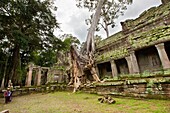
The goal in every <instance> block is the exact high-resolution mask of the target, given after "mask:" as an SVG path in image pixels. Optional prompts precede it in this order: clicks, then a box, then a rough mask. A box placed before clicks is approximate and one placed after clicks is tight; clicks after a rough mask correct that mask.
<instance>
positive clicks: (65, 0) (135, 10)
mask: <svg viewBox="0 0 170 113" xmlns="http://www.w3.org/2000/svg"><path fill="white" fill-rule="evenodd" d="M160 4H161V1H160V0H134V2H133V4H132V5H130V6H128V9H127V11H125V15H124V16H122V17H119V18H118V19H117V20H116V23H117V24H116V27H115V28H114V29H111V30H110V34H113V33H115V32H118V31H120V30H121V26H120V22H121V21H125V20H126V19H135V18H137V17H138V16H139V15H140V14H141V13H142V12H143V11H144V10H147V9H149V8H150V7H152V6H158V5H160ZM56 6H57V7H58V11H57V14H56V15H57V20H58V22H59V23H61V25H60V26H61V29H62V32H61V31H59V30H57V31H55V34H56V35H59V34H72V35H73V36H76V37H77V38H79V39H80V41H81V42H82V41H85V40H86V36H87V28H88V26H87V25H86V24H85V19H87V18H88V17H89V12H88V10H85V9H79V8H77V7H76V2H75V0H56ZM96 34H98V35H101V36H102V37H106V35H105V32H103V31H100V32H97V33H96Z"/></svg>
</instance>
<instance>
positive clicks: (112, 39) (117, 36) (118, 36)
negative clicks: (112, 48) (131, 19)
mask: <svg viewBox="0 0 170 113" xmlns="http://www.w3.org/2000/svg"><path fill="white" fill-rule="evenodd" d="M122 37H123V33H122V31H120V32H117V33H116V34H113V35H112V36H110V37H108V38H106V39H104V40H102V41H100V42H99V43H98V44H97V48H100V47H103V46H105V45H107V44H110V43H113V42H115V41H117V40H119V39H121V38H122Z"/></svg>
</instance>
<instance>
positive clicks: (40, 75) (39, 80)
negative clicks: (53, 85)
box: [25, 63, 50, 86]
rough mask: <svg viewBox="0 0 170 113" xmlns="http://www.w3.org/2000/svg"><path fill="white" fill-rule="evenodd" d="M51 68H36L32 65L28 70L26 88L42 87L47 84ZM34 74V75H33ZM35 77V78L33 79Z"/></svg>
mask: <svg viewBox="0 0 170 113" xmlns="http://www.w3.org/2000/svg"><path fill="white" fill-rule="evenodd" d="M49 69H50V68H48V67H40V66H36V65H34V64H33V63H30V64H29V66H28V69H27V77H26V83H25V85H26V86H31V85H34V86H40V85H44V84H45V83H46V82H47V74H48V71H49ZM33 73H34V74H33ZM33 75H34V77H33Z"/></svg>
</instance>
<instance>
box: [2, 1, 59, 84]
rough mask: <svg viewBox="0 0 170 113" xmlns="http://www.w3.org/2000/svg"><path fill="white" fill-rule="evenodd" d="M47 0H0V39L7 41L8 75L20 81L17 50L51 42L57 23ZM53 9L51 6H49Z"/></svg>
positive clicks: (46, 44)
mask: <svg viewBox="0 0 170 113" xmlns="http://www.w3.org/2000/svg"><path fill="white" fill-rule="evenodd" d="M53 9H56V8H55V7H54V6H53V2H52V1H51V0H42V1H41V0H1V1H0V41H1V43H3V42H4V43H5V42H10V43H11V46H10V48H9V49H10V51H11V53H12V55H11V64H10V71H9V72H10V73H9V75H10V77H9V78H10V79H12V82H14V84H19V83H20V76H21V74H22V73H21V54H22V53H24V52H25V51H27V52H29V53H31V52H32V51H34V50H37V49H42V48H47V47H48V46H52V44H53V40H55V38H56V37H54V35H53V31H54V28H58V27H59V26H58V23H57V20H56V18H55V15H54V14H53V13H52V10H53ZM53 11H54V10H53Z"/></svg>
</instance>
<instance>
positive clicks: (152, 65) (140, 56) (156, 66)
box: [136, 46, 161, 73]
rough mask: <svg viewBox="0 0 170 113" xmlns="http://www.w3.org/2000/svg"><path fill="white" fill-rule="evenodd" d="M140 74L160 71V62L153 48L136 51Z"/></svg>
mask: <svg viewBox="0 0 170 113" xmlns="http://www.w3.org/2000/svg"><path fill="white" fill-rule="evenodd" d="M136 58H137V61H138V64H139V69H140V72H141V73H143V72H145V71H149V72H152V71H156V70H161V61H160V58H159V55H158V52H157V50H156V48H155V46H152V47H148V48H145V49H141V50H139V51H136Z"/></svg>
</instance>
